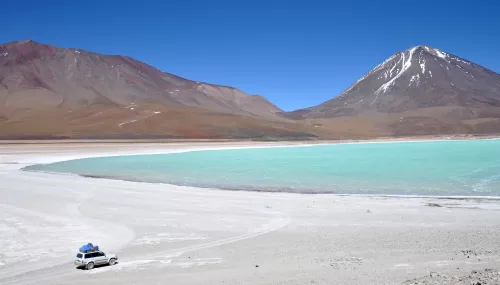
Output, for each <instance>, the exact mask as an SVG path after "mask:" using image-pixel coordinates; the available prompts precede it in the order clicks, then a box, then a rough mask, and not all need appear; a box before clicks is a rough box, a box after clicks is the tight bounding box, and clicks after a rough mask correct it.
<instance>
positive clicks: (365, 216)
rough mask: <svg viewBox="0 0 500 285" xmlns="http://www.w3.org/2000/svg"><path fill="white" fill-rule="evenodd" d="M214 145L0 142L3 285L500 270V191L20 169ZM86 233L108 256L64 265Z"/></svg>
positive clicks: (354, 277) (262, 280)
mask: <svg viewBox="0 0 500 285" xmlns="http://www.w3.org/2000/svg"><path fill="white" fill-rule="evenodd" d="M267 145H268V144H266V145H265V146H263V147H266V146H267ZM254 146H255V145H254V144H252V145H250V146H248V147H254ZM214 147H219V148H224V147H228V144H227V143H225V144H220V145H214V144H207V145H204V146H199V145H192V144H183V145H179V144H175V145H173V144H165V145H159V144H155V145H148V144H144V145H137V144H134V145H132V146H130V145H119V146H117V145H114V144H112V145H106V146H103V145H97V146H96V144H87V145H77V146H71V145H64V146H61V145H17V146H6V145H0V179H1V180H2V184H1V185H0V201H2V202H1V203H0V228H2V229H5V230H3V231H0V243H1V244H3V248H4V250H3V252H2V253H0V263H1V264H3V265H0V271H2V274H1V275H2V276H0V284H5V285H7V284H16V285H18V284H19V285H22V284H33V283H37V284H42V285H44V284H68V283H75V282H76V283H85V284H91V285H93V284H96V285H97V284H103V283H105V284H111V285H115V284H116V285H118V284H127V283H138V284H157V283H161V282H163V281H164V280H170V281H171V282H172V283H175V284H178V285H192V284H200V285H201V284H222V283H226V284H256V285H267V284H277V283H279V284H290V285H292V284H308V283H310V282H311V280H314V281H315V283H316V284H329V282H331V275H332V274H335V276H336V280H337V281H338V282H339V283H342V284H347V283H349V284H402V283H403V282H405V281H407V280H410V279H413V278H420V277H422V276H428V275H429V272H439V273H440V274H442V275H445V274H448V275H459V276H463V275H464V274H469V273H470V272H471V271H472V270H477V271H480V270H484V268H500V241H497V239H494V238H489V237H495V236H498V235H500V216H498V215H495V213H496V211H498V210H500V202H499V201H498V199H482V198H478V199H471V197H465V198H464V199H450V198H449V197H447V198H442V199H440V198H438V197H429V198H425V197H407V198H403V199H401V198H394V197H384V196H366V195H362V196H361V195H356V194H354V195H344V194H314V195H310V194H299V195H296V194H295V193H288V192H287V193H285V192H254V191H228V190H218V189H210V190H207V189H202V188H195V187H188V186H175V185H170V184H159V183H143V182H130V181H121V180H114V179H113V180H110V179H91V178H85V177H81V176H78V175H72V174H69V175H66V174H48V173H42V172H30V171H21V170H20V168H22V167H23V166H26V165H32V164H37V163H41V162H42V163H43V162H50V161H62V160H68V159H71V158H74V157H88V156H93V155H97V156H99V155H107V154H110V153H112V154H116V155H123V154H124V153H137V152H142V153H144V152H151V153H165V152H179V151H192V150H195V149H200V148H203V150H205V149H206V150H208V149H213V148H214ZM237 147H241V145H237ZM492 211H494V212H492ZM89 241H90V242H94V243H95V244H98V245H99V246H100V247H101V248H103V250H104V251H105V252H113V253H117V254H118V256H119V257H120V260H119V263H118V264H117V265H115V266H105V267H101V268H96V269H94V270H92V271H81V270H75V269H74V268H73V264H72V260H73V257H74V252H75V250H76V249H77V248H78V246H80V245H81V244H84V243H86V242H89ZM464 250H467V253H468V254H469V251H471V252H473V253H470V254H469V255H473V256H474V258H475V259H474V260H472V259H470V258H467V255H464V254H463V251H464ZM476 255H477V256H476ZM40 256H43V257H44V260H45V261H47V262H44V263H40V262H36V261H37V259H36V258H37V257H40ZM256 265H258V267H256ZM405 284H408V283H405Z"/></svg>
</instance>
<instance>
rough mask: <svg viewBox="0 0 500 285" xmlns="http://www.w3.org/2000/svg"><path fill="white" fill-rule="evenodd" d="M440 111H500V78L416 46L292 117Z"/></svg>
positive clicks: (488, 71)
mask: <svg viewBox="0 0 500 285" xmlns="http://www.w3.org/2000/svg"><path fill="white" fill-rule="evenodd" d="M443 106H452V107H461V108H484V107H500V75H499V74H497V73H495V72H493V71H490V70H488V69H486V68H484V67H481V66H479V65H477V64H474V63H472V62H470V61H467V60H465V59H463V58H460V57H458V56H455V55H452V54H449V53H446V52H444V51H441V50H439V49H436V48H432V47H429V46H423V45H422V46H415V47H411V48H409V49H407V50H406V51H404V52H398V53H396V54H394V55H393V56H391V57H390V58H388V59H387V60H385V61H384V62H382V63H381V64H379V65H378V66H376V67H375V68H374V69H372V70H371V71H370V72H368V73H367V74H366V75H365V76H363V77H362V78H360V79H359V80H358V81H356V82H355V83H354V84H353V85H351V86H350V87H349V88H347V89H346V90H345V91H344V92H343V93H342V94H340V95H339V96H337V97H335V98H334V99H332V100H329V101H326V102H324V103H322V104H320V105H317V106H314V107H310V108H307V109H301V110H297V111H294V112H292V113H291V115H292V116H294V117H302V118H304V117H305V118H326V117H338V116H346V115H347V116H349V115H357V114H360V113H363V112H365V111H373V112H382V113H399V112H405V111H410V110H416V109H419V108H427V107H443ZM472 113H474V112H472ZM471 116H473V117H474V115H473V114H471Z"/></svg>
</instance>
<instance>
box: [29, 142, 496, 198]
mask: <svg viewBox="0 0 500 285" xmlns="http://www.w3.org/2000/svg"><path fill="white" fill-rule="evenodd" d="M27 170H41V171H50V172H62V173H74V174H80V175H86V176H94V177H106V178H116V179H123V180H131V181H145V182H161V183H170V184H176V185H189V186H198V187H209V188H221V189H230V190H253V191H287V192H300V193H337V194H388V195H438V196H441V195H442V196H447V195H453V196H455V195H460V196H500V195H499V194H500V140H474V141H439V142H407V143H364V144H336V145H319V146H312V147H285V148H258V149H234V150H210V151H196V152H187V153H174V154H161V155H134V156H119V157H100V158H87V159H79V160H72V161H65V162H58V163H53V164H46V165H35V166H30V167H28V168H27Z"/></svg>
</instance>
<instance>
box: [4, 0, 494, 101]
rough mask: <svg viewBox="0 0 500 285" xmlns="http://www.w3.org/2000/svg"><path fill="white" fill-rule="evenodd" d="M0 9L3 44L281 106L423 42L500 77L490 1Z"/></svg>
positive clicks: (335, 91)
mask: <svg viewBox="0 0 500 285" xmlns="http://www.w3.org/2000/svg"><path fill="white" fill-rule="evenodd" d="M498 2H500V1H498ZM1 9H2V11H3V12H2V23H3V25H2V29H1V32H0V43H5V42H11V41H15V40H25V39H32V40H35V41H38V42H42V43H46V44H51V45H56V46H61V47H66V48H80V49H84V50H88V51H93V52H98V53H103V54H122V55H127V56H130V57H133V58H135V59H137V60H140V61H143V62H145V63H147V64H150V65H152V66H154V67H156V68H158V69H160V70H163V71H165V72H169V73H173V74H176V75H179V76H182V77H185V78H188V79H192V80H196V81H204V82H209V83H216V84H221V85H229V86H233V87H236V88H239V89H241V90H243V91H244V92H246V93H249V94H259V95H262V96H264V97H266V98H268V99H269V100H270V101H271V102H273V103H274V104H276V105H277V106H278V107H280V108H282V109H284V110H285V111H291V110H295V109H299V108H305V107H309V106H313V105H317V104H320V103H322V102H324V101H326V100H329V99H332V98H333V97H335V96H338V95H339V94H340V93H342V91H343V90H345V89H346V88H348V87H349V86H350V85H351V84H353V83H354V82H355V81H356V80H357V79H358V78H360V77H362V76H363V75H364V74H365V73H366V72H368V71H369V70H371V69H372V68H374V67H375V66H376V65H377V64H379V63H381V62H382V61H384V60H385V59H386V58H388V57H390V56H391V55H392V54H394V53H396V52H398V51H403V50H406V49H408V48H410V47H412V46H416V45H428V46H431V47H434V48H439V49H441V50H443V51H445V52H448V53H452V54H455V55H458V56H460V57H463V58H465V59H467V60H470V61H473V62H475V63H477V64H480V65H483V66H484V67H486V68H489V69H491V70H493V71H495V72H497V73H500V37H499V36H498V35H499V31H500V16H499V14H498V11H500V3H496V1H493V0H490V1H485V0H475V1H464V0H462V1H460V0H459V1H449V0H442V1H438V0H435V1H429V0H419V1H394V0H387V1H384V0H379V1H360V0H358V1H322V0H317V1H312V0H309V1H296V0H287V1H284V0H283V1H282V0H274V1H273V0H267V1H264V0H232V1H229V0H210V1H209V0H205V1H202V0H197V1H195V0H182V1H181V0H177V1H174V0H165V1H160V0H157V1H150V0H141V1H132V0H120V1H115V0H86V1H65V0H64V1H63V0H51V1H39V0H37V1H34V0H23V1H5V3H2V8H1Z"/></svg>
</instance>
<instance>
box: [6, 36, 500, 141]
mask: <svg viewBox="0 0 500 285" xmlns="http://www.w3.org/2000/svg"><path fill="white" fill-rule="evenodd" d="M499 91H500V75H499V74H497V73H495V72H493V71H491V70H489V69H486V68H484V67H482V66H480V65H477V64H475V63H473V62H470V61H467V60H465V59H463V58H461V57H458V56H455V55H453V54H449V53H446V52H444V51H441V50H439V49H435V48H432V47H429V46H426V45H419V46H413V47H410V48H409V49H407V50H405V51H402V52H397V53H395V54H393V55H392V56H390V57H389V58H387V59H386V60H384V61H383V62H382V63H380V64H378V65H377V66H375V67H374V68H373V69H372V70H370V71H368V72H367V73H365V74H364V76H362V77H361V78H359V79H358V80H357V81H356V82H354V83H353V84H351V85H350V86H349V87H347V88H346V89H344V90H343V92H342V93H341V94H340V95H339V96H336V97H334V98H333V99H331V100H327V101H325V102H323V103H321V104H319V105H316V106H312V107H308V108H303V109H299V110H295V111H291V112H285V111H283V110H281V109H280V108H279V107H277V106H276V105H274V104H273V103H272V102H270V101H269V100H267V99H266V98H265V97H263V96H261V95H249V94H246V93H244V92H243V91H241V90H240V89H238V88H235V87H231V86H225V85H218V84H211V83H206V82H200V81H194V80H190V79H187V78H184V77H181V76H178V75H175V74H171V73H168V72H164V71H161V70H159V69H157V68H155V67H154V66H151V65H149V64H147V63H144V62H141V61H138V60H135V59H133V58H131V57H129V56H125V55H103V54H100V53H95V52H91V51H85V50H83V49H79V48H60V47H56V46H51V45H47V44H43V43H38V42H35V41H32V40H23V41H13V42H10V43H6V44H3V45H0V137H2V138H19V137H44V136H46V137H69V138H91V137H99V138H104V137H108V138H141V137H163V138H271V137H274V138H285V137H286V138H369V137H377V136H412V135H440V134H475V133H477V134H488V133H500V121H499V118H500V111H499V110H500V95H499V94H500V92H499Z"/></svg>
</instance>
